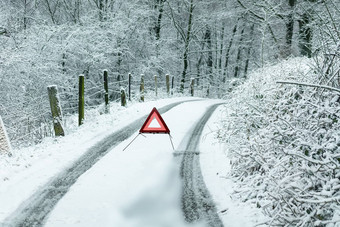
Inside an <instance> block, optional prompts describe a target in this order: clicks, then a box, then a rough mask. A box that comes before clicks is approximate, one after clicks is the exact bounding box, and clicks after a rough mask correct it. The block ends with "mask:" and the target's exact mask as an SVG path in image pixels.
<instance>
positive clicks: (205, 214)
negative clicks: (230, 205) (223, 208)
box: [175, 104, 223, 227]
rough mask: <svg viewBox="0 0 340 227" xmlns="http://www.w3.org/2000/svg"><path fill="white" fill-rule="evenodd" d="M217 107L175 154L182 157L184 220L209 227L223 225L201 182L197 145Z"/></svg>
mask: <svg viewBox="0 0 340 227" xmlns="http://www.w3.org/2000/svg"><path fill="white" fill-rule="evenodd" d="M219 105H220V104H215V105H212V106H211V107H210V108H209V109H208V110H207V111H206V113H205V114H204V115H203V117H201V119H200V120H199V121H198V122H197V124H196V126H195V127H194V128H193V130H192V133H191V136H190V137H189V142H188V143H187V145H186V148H185V149H184V151H182V152H180V153H177V154H176V153H175V156H177V155H181V156H183V158H182V162H181V167H180V171H181V172H180V174H181V178H182V201H181V202H182V210H183V213H184V216H185V220H186V221H187V222H189V223H195V222H199V223H201V222H203V223H205V224H206V226H211V227H223V223H222V221H221V220H220V218H219V216H218V214H217V210H216V207H215V204H214V202H213V200H212V198H211V196H210V194H209V191H208V189H207V187H206V185H205V183H204V180H203V175H202V172H201V168H200V160H199V154H200V151H199V150H198V145H199V141H200V137H201V134H202V131H203V128H204V126H205V124H206V123H207V121H208V120H209V118H210V117H211V115H212V114H213V112H214V111H215V110H216V108H217V107H218V106H219Z"/></svg>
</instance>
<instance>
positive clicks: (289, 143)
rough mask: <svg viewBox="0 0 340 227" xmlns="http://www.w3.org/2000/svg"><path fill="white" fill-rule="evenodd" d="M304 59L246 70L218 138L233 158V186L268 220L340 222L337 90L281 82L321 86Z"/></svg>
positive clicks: (286, 223)
mask: <svg viewBox="0 0 340 227" xmlns="http://www.w3.org/2000/svg"><path fill="white" fill-rule="evenodd" d="M318 73H320V72H318V71H317V70H315V68H313V62H312V61H311V60H309V59H304V58H295V59H291V60H288V61H285V62H282V63H280V64H278V65H275V66H271V67H267V68H264V69H263V70H259V71H256V72H254V73H252V75H251V76H250V78H249V80H247V81H246V82H245V83H244V84H243V85H240V86H239V87H238V88H237V89H235V90H234V91H233V92H232V96H231V98H230V99H229V102H228V105H226V109H225V114H226V117H225V119H224V122H223V125H224V127H223V129H221V130H220V131H219V134H218V136H219V138H220V139H221V140H222V141H224V142H225V143H226V146H227V150H228V152H229V155H230V158H231V160H232V171H231V172H230V175H231V177H233V179H235V181H237V182H238V184H239V185H240V187H239V189H237V191H236V192H235V193H236V194H238V195H239V196H240V198H241V199H242V200H243V201H247V200H250V201H252V202H254V203H255V204H256V206H257V207H261V208H263V211H264V213H265V214H266V215H268V216H269V217H270V219H269V221H268V222H267V224H268V225H270V226H334V224H335V223H337V225H336V226H339V223H340V94H339V92H338V91H334V90H329V89H324V88H314V87H310V86H306V85H303V86H298V85H287V84H279V83H276V82H277V81H282V80H285V81H298V82H301V83H305V84H319V83H320V76H319V74H318Z"/></svg>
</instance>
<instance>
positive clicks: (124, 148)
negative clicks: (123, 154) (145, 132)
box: [123, 133, 141, 151]
mask: <svg viewBox="0 0 340 227" xmlns="http://www.w3.org/2000/svg"><path fill="white" fill-rule="evenodd" d="M140 134H141V133H138V135H137V136H136V137H135V138H133V140H132V141H131V142H130V143H129V144H128V145H127V146H126V147H125V148H124V149H123V151H125V149H126V148H128V146H130V145H131V144H132V143H133V141H135V140H136V139H137V137H138V136H139V135H140Z"/></svg>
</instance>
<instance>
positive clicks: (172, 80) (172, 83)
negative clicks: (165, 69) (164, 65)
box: [171, 76, 175, 95]
mask: <svg viewBox="0 0 340 227" xmlns="http://www.w3.org/2000/svg"><path fill="white" fill-rule="evenodd" d="M174 84H175V77H174V76H172V78H171V95H173V94H174Z"/></svg>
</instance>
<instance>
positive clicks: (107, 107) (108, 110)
mask: <svg viewBox="0 0 340 227" xmlns="http://www.w3.org/2000/svg"><path fill="white" fill-rule="evenodd" d="M104 90H105V113H109V112H110V106H109V79H108V72H107V70H104Z"/></svg>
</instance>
